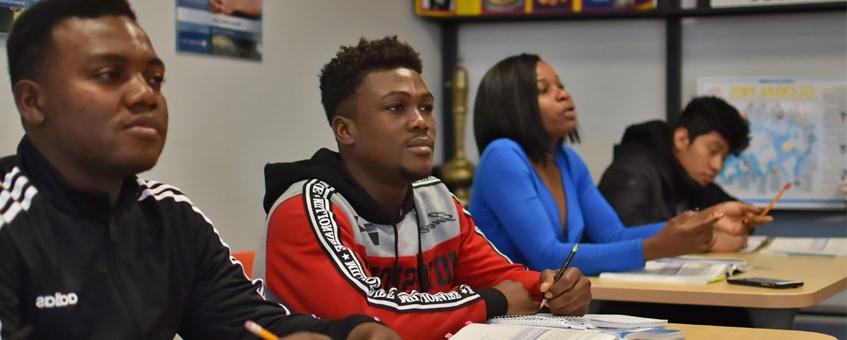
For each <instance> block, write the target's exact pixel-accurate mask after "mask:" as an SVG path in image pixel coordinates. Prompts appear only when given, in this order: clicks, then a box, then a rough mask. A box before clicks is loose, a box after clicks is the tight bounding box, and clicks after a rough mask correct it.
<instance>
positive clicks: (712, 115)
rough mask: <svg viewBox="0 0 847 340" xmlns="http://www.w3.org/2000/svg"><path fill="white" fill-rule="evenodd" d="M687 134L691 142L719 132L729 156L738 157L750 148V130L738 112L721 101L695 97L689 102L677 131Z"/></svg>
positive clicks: (708, 97)
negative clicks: (683, 129) (725, 143)
mask: <svg viewBox="0 0 847 340" xmlns="http://www.w3.org/2000/svg"><path fill="white" fill-rule="evenodd" d="M680 127H682V128H685V129H686V130H688V139H689V140H690V141H694V139H695V138H697V136H700V135H704V134H707V133H710V132H712V131H716V132H717V133H718V134H720V135H721V136H722V137H723V138H724V139H726V141H727V143H729V153H730V154H733V155H737V154H739V153H741V152H742V151H744V149H746V148H747V145H749V144H750V127H749V126H748V124H747V120H746V119H744V117H741V114H740V113H739V112H738V110H736V109H735V107H733V106H732V105H730V104H729V103H727V102H726V101H724V100H723V99H720V98H718V97H712V96H704V97H696V98H694V99H692V100H691V101H690V102H688V105H686V106H685V109H683V110H682V113H681V114H680V115H679V117H678V118H677V120H676V124H675V125H674V130H676V129H677V128H680Z"/></svg>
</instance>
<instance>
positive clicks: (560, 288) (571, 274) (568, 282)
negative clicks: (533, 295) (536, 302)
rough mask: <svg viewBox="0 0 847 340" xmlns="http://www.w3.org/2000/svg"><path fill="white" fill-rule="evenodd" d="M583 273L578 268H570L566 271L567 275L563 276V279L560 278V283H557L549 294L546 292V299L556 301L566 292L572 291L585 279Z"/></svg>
mask: <svg viewBox="0 0 847 340" xmlns="http://www.w3.org/2000/svg"><path fill="white" fill-rule="evenodd" d="M583 277H584V276H583V275H582V272H581V271H580V270H579V269H578V268H573V267H571V268H568V269H565V273H564V274H562V277H561V278H559V281H556V283H554V284H553V285H552V287H550V290H549V291H548V292H545V294H544V297H545V298H546V299H548V300H549V299H554V298H556V296H559V295H562V294H564V293H565V292H567V291H569V290H571V289H573V288H574V286H576V284H577V283H579V280H580V279H581V278H583Z"/></svg>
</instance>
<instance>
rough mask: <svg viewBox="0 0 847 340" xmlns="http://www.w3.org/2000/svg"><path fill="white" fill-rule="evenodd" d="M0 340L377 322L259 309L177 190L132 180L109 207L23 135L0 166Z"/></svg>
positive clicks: (215, 334) (255, 291)
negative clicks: (67, 179)
mask: <svg viewBox="0 0 847 340" xmlns="http://www.w3.org/2000/svg"><path fill="white" fill-rule="evenodd" d="M0 184H2V185H1V186H0V216H2V217H0V338H2V339H25V338H38V339H163V340H165V339H167V340H170V339H172V338H173V336H174V334H175V333H179V334H180V335H181V336H182V337H183V338H186V339H255V336H253V335H250V334H248V333H247V332H246V331H245V330H244V328H243V324H244V321H245V320H253V321H256V322H257V323H259V324H260V325H263V326H265V327H266V328H269V329H270V330H272V331H273V332H275V333H278V334H279V335H282V334H286V333H290V332H293V331H298V330H310V331H315V332H320V333H325V334H329V335H331V336H333V337H345V336H346V334H347V333H349V331H350V329H352V327H354V326H356V325H358V324H360V323H362V322H369V321H373V320H372V319H370V318H367V317H351V318H348V319H344V320H342V321H320V320H317V319H314V318H313V317H311V316H308V315H286V314H289V312H288V310H287V309H285V308H284V307H281V306H280V305H276V304H273V303H270V302H267V301H265V300H264V299H263V297H262V296H261V295H260V294H261V282H260V281H255V282H253V283H251V282H250V281H249V280H248V279H247V278H246V277H245V276H244V274H243V272H242V269H241V267H240V266H239V265H238V264H237V263H235V262H234V261H233V259H232V258H231V257H230V251H229V248H228V247H227V246H226V244H225V243H223V241H222V240H221V239H220V237H219V235H218V233H217V231H215V229H214V227H213V226H212V224H211V222H210V221H209V220H208V218H206V216H204V215H203V213H202V212H200V210H199V209H197V207H195V206H194V205H193V204H192V203H191V202H190V201H189V200H188V198H187V197H185V196H184V195H183V194H182V193H181V192H180V191H179V190H177V189H176V188H174V187H172V186H169V185H166V184H162V183H157V182H154V181H146V180H143V179H139V178H136V177H134V176H133V178H128V179H126V180H125V181H124V184H123V187H122V189H121V193H120V198H119V199H118V202H117V203H116V204H115V205H114V206H110V204H109V201H108V199H107V198H106V197H105V196H92V195H89V194H86V193H83V192H79V191H77V190H74V189H72V188H70V187H69V186H67V185H66V184H65V183H64V182H63V180H62V179H61V177H60V176H59V175H58V174H57V173H56V172H55V170H54V169H53V168H51V166H50V165H49V164H48V163H47V161H46V159H44V158H43V156H42V155H41V154H39V152H38V151H37V150H36V149H35V147H34V146H33V145H32V144H31V143H30V142H29V141H28V140H27V139H24V140H23V141H22V142H21V144H20V146H19V147H18V154H17V155H15V156H9V157H5V158H2V159H0Z"/></svg>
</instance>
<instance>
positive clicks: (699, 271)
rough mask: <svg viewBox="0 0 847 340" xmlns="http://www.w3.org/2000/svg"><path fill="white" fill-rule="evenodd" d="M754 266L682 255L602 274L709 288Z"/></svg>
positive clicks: (627, 279) (604, 275) (611, 277)
mask: <svg viewBox="0 0 847 340" xmlns="http://www.w3.org/2000/svg"><path fill="white" fill-rule="evenodd" d="M749 268H750V265H749V264H747V263H746V262H744V261H743V260H738V259H719V258H712V257H696V256H680V257H669V258H662V259H658V260H653V261H647V262H646V263H645V264H644V268H643V269H640V270H634V271H628V272H618V273H611V272H610V273H600V278H601V279H613V280H623V281H634V282H656V283H688V284H701V285H705V284H707V283H710V282H715V281H720V280H723V279H725V278H726V277H727V276H728V275H732V274H733V273H737V272H743V271H746V270H748V269H749Z"/></svg>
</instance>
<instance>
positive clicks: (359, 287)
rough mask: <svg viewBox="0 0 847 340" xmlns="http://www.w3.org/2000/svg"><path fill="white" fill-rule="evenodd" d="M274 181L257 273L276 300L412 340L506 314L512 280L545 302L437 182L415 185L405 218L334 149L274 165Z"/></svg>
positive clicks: (530, 277) (270, 176)
mask: <svg viewBox="0 0 847 340" xmlns="http://www.w3.org/2000/svg"><path fill="white" fill-rule="evenodd" d="M265 181H266V189H267V193H266V195H265V201H264V207H265V210H266V211H267V212H268V219H267V226H268V230H267V234H266V244H265V247H264V250H265V251H266V254H264V255H262V254H259V256H257V258H258V259H257V260H258V261H257V268H256V270H257V271H258V272H259V275H262V273H263V272H264V276H265V278H266V284H267V287H268V290H269V291H266V294H267V293H270V294H272V295H273V296H275V297H276V298H278V299H280V300H281V301H282V302H283V303H285V304H287V305H289V306H291V307H292V308H294V309H297V310H306V311H309V312H312V313H314V314H315V315H317V316H319V317H323V318H337V317H342V316H345V315H350V314H366V315H369V316H374V317H377V318H379V319H380V320H382V321H383V322H384V323H385V324H387V325H388V326H389V327H391V328H392V329H394V330H395V331H396V332H398V333H399V334H400V335H401V336H403V338H405V339H438V338H443V336H444V335H445V334H446V333H448V332H455V331H457V330H458V329H459V328H461V327H462V325H463V324H464V323H465V322H467V321H473V322H483V321H485V320H486V319H487V318H489V317H492V316H497V315H503V314H505V312H506V308H507V303H506V299H505V297H504V296H503V294H502V293H500V291H498V290H496V289H493V288H491V287H494V286H495V285H496V284H498V283H500V282H501V281H503V280H513V281H516V282H519V283H521V284H523V285H524V287H526V289H527V290H528V291H529V292H532V293H533V295H534V297H535V298H536V299H538V300H540V298H541V295H540V292H539V290H538V285H539V278H540V274H539V273H538V272H533V271H528V270H526V269H525V268H524V267H523V266H521V265H517V264H513V263H511V261H509V259H507V258H506V257H505V256H503V255H502V254H500V253H499V252H498V251H497V250H496V249H495V248H494V247H493V246H492V245H491V244H490V243H489V242H488V240H486V239H485V237H484V236H483V234H482V233H481V232H480V231H479V230H478V229H477V228H476V226H475V225H474V223H473V220H472V219H471V217H470V215H469V214H468V213H467V212H466V211H465V210H464V209H463V208H462V206H461V205H460V204H459V203H458V201H456V200H455V199H454V197H453V195H452V194H451V193H450V192H449V190H448V189H447V187H446V186H444V184H442V183H441V181H439V180H438V179H436V178H433V177H430V178H426V179H423V180H420V181H417V182H415V183H414V184H412V186H411V190H410V191H409V192H410V194H409V195H408V196H407V199H406V202H405V208H404V210H403V212H404V213H403V214H402V216H401V217H395V218H390V217H388V216H385V214H384V213H383V212H382V211H381V209H380V207H379V205H378V204H377V203H376V201H375V200H374V199H373V198H372V197H370V195H368V193H367V192H366V191H365V190H364V189H363V188H362V187H361V186H360V185H359V184H358V183H356V182H355V181H354V180H353V178H352V177H350V176H349V175H348V174H347V172H346V171H345V170H344V168H343V165H342V163H341V159H340V157H339V155H338V154H337V153H335V152H332V151H329V150H327V149H322V150H320V151H318V152H317V153H315V155H314V156H313V157H312V158H311V159H309V160H304V161H300V162H295V163H278V164H268V165H267V166H266V167H265ZM263 260H266V262H265V263H263ZM270 294H269V295H270Z"/></svg>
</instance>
